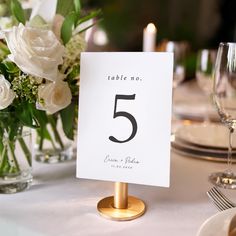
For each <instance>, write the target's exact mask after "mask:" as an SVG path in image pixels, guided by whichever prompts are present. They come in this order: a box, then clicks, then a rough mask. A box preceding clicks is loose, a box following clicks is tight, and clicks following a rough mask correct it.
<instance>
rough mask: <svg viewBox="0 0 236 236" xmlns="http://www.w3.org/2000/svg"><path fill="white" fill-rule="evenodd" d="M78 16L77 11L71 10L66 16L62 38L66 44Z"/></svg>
mask: <svg viewBox="0 0 236 236" xmlns="http://www.w3.org/2000/svg"><path fill="white" fill-rule="evenodd" d="M76 19H77V16H76V13H75V12H71V13H70V14H69V15H68V16H66V18H65V20H64V22H63V24H62V27H61V39H62V41H63V43H64V44H66V43H68V42H69V40H70V38H71V36H72V32H73V29H74V26H75V22H76Z"/></svg>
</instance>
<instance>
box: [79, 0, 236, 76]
mask: <svg viewBox="0 0 236 236" xmlns="http://www.w3.org/2000/svg"><path fill="white" fill-rule="evenodd" d="M82 3H83V6H84V7H86V8H88V9H91V8H101V9H102V11H103V20H102V21H100V23H99V25H97V26H96V29H94V32H93V37H92V39H90V45H89V48H88V50H90V51H142V41H143V29H144V28H145V27H146V26H147V24H148V23H150V22H152V23H154V24H155V26H156V27H157V36H156V43H157V48H156V50H157V51H161V50H162V49H163V44H165V42H167V41H185V42H187V43H188V47H189V49H188V53H187V55H186V57H185V66H186V79H188V78H191V77H194V75H195V69H196V68H195V66H196V52H197V51H198V50H200V49H202V48H217V47H218V45H219V42H223V41H229V42H233V41H235V40H236V14H235V9H236V0H146V1H141V0H129V1H127V0H82ZM95 31H97V32H96V33H95ZM94 33H95V34H94Z"/></svg>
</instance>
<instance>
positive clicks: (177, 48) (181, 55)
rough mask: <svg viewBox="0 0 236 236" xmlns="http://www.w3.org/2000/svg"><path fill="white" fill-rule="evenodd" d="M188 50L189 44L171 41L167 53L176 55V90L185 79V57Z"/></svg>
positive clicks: (174, 81)
mask: <svg viewBox="0 0 236 236" xmlns="http://www.w3.org/2000/svg"><path fill="white" fill-rule="evenodd" d="M187 49H188V44H187V42H184V41H183V42H174V41H169V42H167V44H166V48H165V51H166V52H173V53H174V75H173V88H174V89H175V88H176V87H177V86H178V85H179V84H180V83H181V82H182V81H183V80H184V79H185V65H184V63H185V57H186V52H187Z"/></svg>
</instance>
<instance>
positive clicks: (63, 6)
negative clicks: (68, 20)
mask: <svg viewBox="0 0 236 236" xmlns="http://www.w3.org/2000/svg"><path fill="white" fill-rule="evenodd" d="M73 1H74V0H58V1H57V13H58V14H60V15H62V16H67V15H68V14H69V13H70V12H72V11H75V7H74V2H73Z"/></svg>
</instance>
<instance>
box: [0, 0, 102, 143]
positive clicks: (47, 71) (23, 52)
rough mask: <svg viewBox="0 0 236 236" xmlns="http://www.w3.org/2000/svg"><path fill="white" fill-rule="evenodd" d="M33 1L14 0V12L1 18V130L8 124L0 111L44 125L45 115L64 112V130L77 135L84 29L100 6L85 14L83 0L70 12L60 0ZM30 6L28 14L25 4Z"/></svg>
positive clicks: (23, 122) (27, 122)
mask: <svg viewBox="0 0 236 236" xmlns="http://www.w3.org/2000/svg"><path fill="white" fill-rule="evenodd" d="M6 2H7V1H6ZM30 2H31V1H28V2H24V3H23V5H21V3H20V2H19V1H18V0H11V1H9V4H7V3H6V5H7V6H8V7H9V8H10V10H9V12H11V13H12V15H10V16H4V21H3V22H2V23H4V24H1V22H0V29H1V33H0V36H1V38H2V39H1V41H0V134H1V132H2V131H3V130H4V129H6V127H4V124H1V112H4V113H6V112H13V113H14V112H15V113H16V116H15V119H16V123H19V124H20V125H25V126H29V127H43V128H44V127H45V126H46V124H47V122H48V120H47V119H46V114H57V113H59V114H60V116H61V118H62V121H63V123H64V126H63V129H64V131H65V134H66V135H67V136H68V137H69V138H71V139H72V138H73V128H72V127H71V126H72V125H73V120H74V119H75V112H71V113H68V112H67V110H70V111H71V110H73V108H72V107H75V106H76V105H78V104H77V100H78V98H77V97H78V91H79V88H78V84H79V83H78V78H79V67H80V53H81V51H83V50H84V49H85V45H86V44H85V40H84V37H83V31H85V30H86V29H87V28H88V27H90V26H92V25H93V23H91V24H90V25H88V24H86V22H88V20H90V19H92V18H94V17H96V16H98V15H100V11H95V12H91V13H89V14H88V15H86V16H82V11H81V5H80V1H79V0H68V1H67V4H71V6H72V7H71V8H70V9H69V10H68V11H67V12H63V11H64V9H63V4H65V2H63V1H61V0H50V1H48V0H38V1H37V2H36V1H33V3H34V4H32V5H31V4H30ZM31 6H33V7H32V9H30V10H31V14H30V16H29V17H28V18H27V17H26V13H25V9H24V8H30V7H31ZM4 10H5V9H4ZM27 11H29V9H27ZM58 11H59V12H58ZM60 11H61V12H63V13H64V15H62V14H60ZM90 22H91V21H90ZM19 111H21V112H19ZM68 124H71V126H70V125H68ZM1 129H2V130H1Z"/></svg>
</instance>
